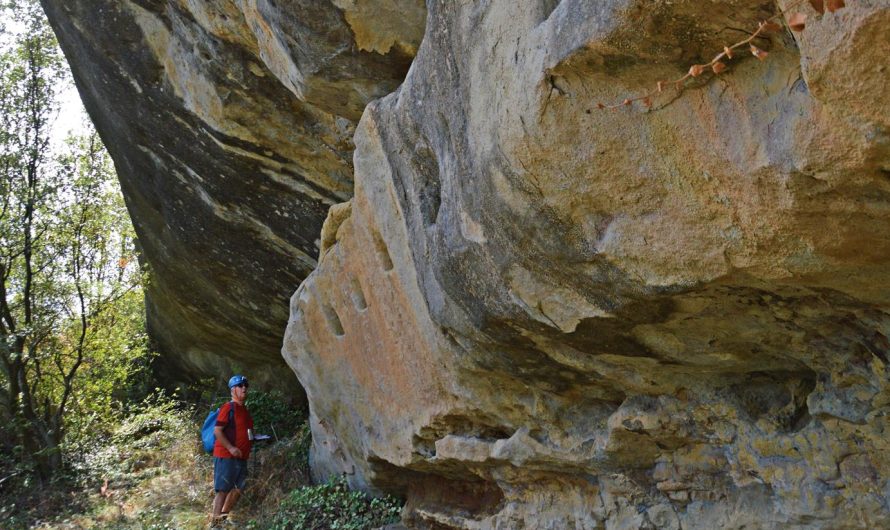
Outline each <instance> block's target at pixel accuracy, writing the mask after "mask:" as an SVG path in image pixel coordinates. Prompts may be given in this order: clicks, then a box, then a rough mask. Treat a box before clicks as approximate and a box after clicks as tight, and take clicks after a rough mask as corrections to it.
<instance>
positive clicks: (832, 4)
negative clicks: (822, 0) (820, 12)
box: [825, 0, 847, 13]
mask: <svg viewBox="0 0 890 530" xmlns="http://www.w3.org/2000/svg"><path fill="white" fill-rule="evenodd" d="M825 7H826V8H827V9H828V12H829V13H834V12H835V11H837V10H838V9H840V8H842V7H847V4H845V3H844V0H828V5H827V6H825Z"/></svg>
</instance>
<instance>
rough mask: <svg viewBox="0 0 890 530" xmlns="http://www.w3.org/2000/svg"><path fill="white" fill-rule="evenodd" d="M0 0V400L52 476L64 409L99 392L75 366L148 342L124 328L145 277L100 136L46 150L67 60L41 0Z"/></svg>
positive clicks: (30, 454)
mask: <svg viewBox="0 0 890 530" xmlns="http://www.w3.org/2000/svg"><path fill="white" fill-rule="evenodd" d="M5 9H6V13H5V14H6V15H7V16H8V20H11V21H13V23H12V26H14V27H16V28H18V31H15V32H13V31H8V30H6V31H4V44H5V46H4V49H3V52H2V55H0V120H2V130H0V408H2V410H3V412H4V414H3V415H4V416H5V419H6V420H7V426H6V430H7V431H8V432H11V433H12V435H13V436H15V437H16V438H17V439H18V443H19V444H20V446H21V447H22V448H23V449H24V454H23V458H26V459H28V460H29V462H30V463H32V464H34V465H35V467H36V469H37V471H38V473H39V475H40V476H41V477H43V478H49V477H51V476H52V475H53V474H54V473H55V472H56V471H57V470H59V468H60V467H61V466H62V463H63V461H62V452H61V444H62V441H63V439H64V438H65V435H66V432H67V429H68V427H69V425H70V424H71V422H70V421H66V420H67V417H66V414H67V413H68V412H69V411H70V410H71V408H72V407H73V406H77V405H78V404H80V405H81V406H83V407H89V406H92V403H90V402H89V400H87V401H86V402H85V401H84V400H80V399H78V398H76V397H74V396H75V394H80V393H81V392H86V395H88V396H93V397H97V396H98V392H89V389H90V388H91V386H90V385H92V386H93V387H95V386H96V385H97V384H99V383H97V382H96V380H95V379H84V378H82V377H80V376H79V374H81V372H83V371H85V370H90V371H93V372H95V371H96V370H100V367H103V366H105V367H106V368H107V365H108V363H103V361H105V360H108V358H109V357H113V355H112V353H113V354H115V355H118V356H120V355H123V356H124V357H126V354H127V353H128V351H127V348H128V347H135V348H143V346H141V345H140V342H139V338H138V337H132V336H127V337H124V336H121V333H120V331H121V330H126V329H128V326H131V325H132V324H133V317H134V314H133V299H134V293H138V292H139V287H140V285H141V278H140V275H139V271H138V264H137V263H136V260H135V259H134V256H135V250H134V236H133V233H132V227H131V225H130V222H129V219H128V217H127V215H126V210H125V208H124V206H123V204H122V201H121V199H120V192H119V190H117V188H116V180H115V175H114V171H113V169H112V166H111V164H110V161H109V159H108V155H107V154H106V152H105V150H104V148H103V147H102V144H101V142H100V141H99V138H98V136H97V135H96V134H95V132H92V133H91V134H88V135H87V136H86V137H83V138H80V139H75V140H72V141H69V143H68V145H67V148H66V150H65V151H66V152H65V153H64V154H62V155H61V156H53V153H52V149H51V127H52V122H53V120H54V118H55V116H56V114H57V110H58V109H57V107H58V103H57V94H56V91H57V87H58V86H60V85H61V84H62V81H63V80H64V76H65V69H64V62H63V59H62V56H61V53H60V51H59V48H58V44H57V43H56V40H55V37H54V35H53V33H52V31H51V29H50V28H49V25H48V24H47V22H46V19H45V17H44V15H43V13H42V11H41V10H40V7H39V5H38V4H37V3H36V2H34V1H33V0H28V1H22V2H14V3H11V4H9V5H7V6H6V7H5ZM137 298H138V295H137ZM136 316H137V317H138V314H137V315H136ZM121 319H125V320H126V322H127V325H122V324H121V322H120V320H121ZM136 327H138V324H136ZM134 341H135V342H134ZM142 343H144V341H142ZM142 354H143V352H141V351H140V352H137V355H136V356H138V355H142ZM112 364H113V363H112ZM112 371H113V370H112ZM123 371H124V372H126V371H127V368H126V367H123ZM94 375H95V374H94ZM106 375H107V374H106ZM117 375H118V376H120V370H119V371H118V373H117ZM111 379H112V380H114V379H115V378H114V377H112V378H111ZM106 382H107V381H106ZM100 386H101V385H100Z"/></svg>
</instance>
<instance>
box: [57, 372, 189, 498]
mask: <svg viewBox="0 0 890 530" xmlns="http://www.w3.org/2000/svg"><path fill="white" fill-rule="evenodd" d="M118 421H119V424H118V425H117V427H116V428H115V429H114V430H112V431H111V432H110V433H109V434H107V435H106V434H103V435H101V436H88V437H84V438H82V439H79V440H76V441H72V442H71V443H70V447H66V449H68V451H67V452H68V454H69V455H70V458H71V460H72V462H71V464H72V468H73V470H74V471H75V474H76V477H77V479H78V481H79V482H80V483H81V484H82V485H83V486H88V485H90V484H97V483H99V484H101V483H102V481H104V480H106V479H107V480H109V481H111V482H113V483H115V484H132V483H134V482H136V481H138V480H141V479H143V478H145V473H144V471H146V470H150V468H151V467H152V466H151V464H153V463H155V462H156V461H157V460H158V459H159V458H165V452H166V451H168V450H169V449H170V448H171V447H173V446H174V444H176V443H177V442H178V441H181V440H183V439H186V440H191V437H190V436H189V434H190V433H192V431H194V430H195V426H194V423H195V420H194V414H193V411H191V410H188V409H183V408H182V406H181V404H180V403H178V402H177V401H176V400H175V399H174V398H171V397H169V396H167V395H166V394H164V392H163V391H162V390H158V389H155V392H154V393H153V394H152V395H149V396H148V397H146V398H145V399H144V400H143V401H142V402H141V403H140V404H138V405H136V406H135V407H133V408H132V410H130V411H129V413H128V414H123V413H120V414H119V415H118ZM100 432H101V431H100Z"/></svg>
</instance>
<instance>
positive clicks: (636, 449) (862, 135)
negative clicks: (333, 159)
mask: <svg viewBox="0 0 890 530" xmlns="http://www.w3.org/2000/svg"><path fill="white" fill-rule="evenodd" d="M785 3H787V2H782V4H785ZM847 4H848V6H847V8H846V9H844V10H841V11H839V12H837V13H833V14H825V15H824V16H818V15H817V14H815V13H814V12H813V11H812V10H810V8H809V7H808V5H805V6H804V7H801V8H799V9H804V10H806V11H808V12H809V15H810V20H809V22H808V28H807V30H806V32H804V33H803V34H799V35H798V34H795V35H792V34H790V33H788V32H780V33H778V34H774V35H772V36H771V37H770V38H769V39H768V40H767V39H764V40H763V41H762V42H759V43H758V45H759V46H761V47H762V48H763V49H765V50H767V51H768V52H769V57H768V59H767V60H766V61H764V62H760V61H757V60H756V59H754V58H753V57H751V56H750V55H746V57H738V58H737V59H735V60H733V61H732V63H731V68H730V70H729V71H727V72H726V73H724V74H722V75H721V76H720V77H719V78H713V77H712V76H705V78H703V79H701V80H700V81H699V82H698V83H697V85H696V86H694V87H691V88H690V89H688V90H687V91H686V92H684V93H683V94H682V95H680V96H675V95H672V94H664V95H662V96H660V97H657V98H656V99H655V101H654V105H653V108H652V109H650V110H645V109H642V108H638V107H633V108H625V109H621V110H618V111H599V110H598V109H597V108H596V103H597V102H598V101H606V102H613V101H621V100H622V99H623V98H624V97H626V96H629V95H634V94H637V93H640V92H643V91H645V90H646V89H647V87H650V86H652V85H654V84H655V82H656V81H657V80H659V79H666V78H675V77H678V76H680V75H682V74H683V73H684V72H685V71H686V69H687V68H688V67H689V64H691V63H693V62H707V61H708V60H710V58H711V57H712V56H713V54H714V53H716V51H719V50H720V49H722V46H723V45H724V44H727V43H731V42H735V41H736V40H740V39H741V38H744V33H743V32H742V31H741V30H744V29H746V28H756V27H757V22H758V21H759V20H762V19H764V18H766V17H768V16H771V15H772V14H773V13H775V9H776V5H775V4H774V3H773V2H770V1H744V2H736V1H704V2H702V1H692V0H679V1H672V2H668V1H655V2H651V1H642V0H611V1H602V2H588V1H584V0H562V1H554V0H542V1H539V2H533V1H527V2H517V1H514V0H490V1H485V2H459V1H451V0H448V1H432V2H430V3H429V5H428V8H429V11H430V12H429V18H428V19H427V28H426V33H425V36H424V40H423V43H422V45H421V46H420V49H419V51H418V54H417V58H416V60H415V62H414V65H413V66H412V68H411V71H410V73H409V76H408V78H407V79H406V80H405V82H404V84H403V85H402V86H401V88H400V89H399V90H397V91H396V92H394V93H393V94H391V95H389V96H387V97H385V98H383V99H382V100H379V101H375V102H373V103H371V104H370V105H369V107H368V108H367V109H366V110H365V113H364V115H363V117H362V120H361V122H360V124H359V126H358V128H357V131H356V135H355V145H356V151H355V158H354V164H355V193H354V197H353V198H352V200H351V202H349V203H348V204H344V205H341V206H338V207H337V208H335V209H333V210H332V211H331V215H330V217H329V219H328V221H327V223H326V224H325V227H324V230H323V234H324V236H323V240H324V244H323V252H322V255H321V257H320V259H319V264H318V267H317V269H316V270H315V272H313V273H312V274H311V275H310V277H309V278H308V279H307V280H306V281H305V282H304V283H303V285H302V286H301V287H300V289H299V290H298V291H297V293H296V294H295V295H294V296H293V298H292V300H291V317H290V323H289V326H288V332H287V336H286V340H285V346H284V355H285V358H286V359H287V361H288V362H289V363H290V365H291V366H292V367H293V368H294V370H295V371H296V373H297V375H298V376H299V379H300V381H301V382H302V383H303V385H304V386H305V388H306V391H307V395H308V398H309V403H310V407H311V410H312V423H313V424H312V428H313V435H314V445H313V455H312V460H313V466H314V470H315V472H316V474H317V475H319V476H324V475H329V474H333V473H347V476H348V477H349V479H350V480H351V481H352V483H353V484H355V485H357V486H362V487H366V488H369V489H371V490H386V491H396V492H401V493H403V494H404V495H406V497H407V499H408V507H407V509H406V511H405V521H406V523H408V524H409V525H411V526H414V527H418V528H474V529H476V528H478V529H483V528H485V529H488V528H536V529H540V528H552V529H562V528H674V529H676V528H702V529H713V528H882V527H888V526H890V511H888V498H890V482H888V479H890V458H888V457H887V454H888V449H890V436H888V427H890V424H888V416H887V414H888V412H890V408H888V407H890V392H888V374H887V362H888V361H887V359H888V355H890V342H888V336H890V266H888V259H890V137H888V126H890V112H888V110H890V91H888V88H887V87H888V84H887V80H888V71H887V69H888V65H887V62H886V58H887V57H888V56H890V32H888V31H886V28H887V27H888V24H890V5H888V4H887V2H884V1H865V0H864V1H855V2H853V1H850V2H847ZM740 55H742V54H740Z"/></svg>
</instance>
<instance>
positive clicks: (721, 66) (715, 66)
mask: <svg viewBox="0 0 890 530" xmlns="http://www.w3.org/2000/svg"><path fill="white" fill-rule="evenodd" d="M711 70H713V71H714V73H715V74H719V73H720V72H722V71H723V70H726V65H725V64H723V63H721V62H720V61H717V62H716V63H714V64H713V65H711Z"/></svg>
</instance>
